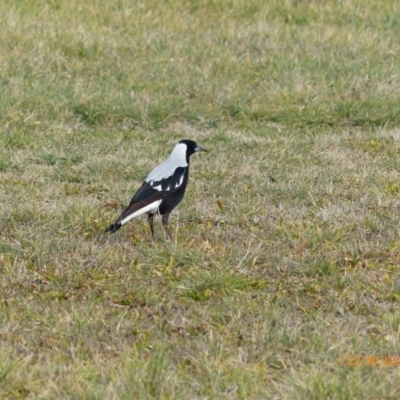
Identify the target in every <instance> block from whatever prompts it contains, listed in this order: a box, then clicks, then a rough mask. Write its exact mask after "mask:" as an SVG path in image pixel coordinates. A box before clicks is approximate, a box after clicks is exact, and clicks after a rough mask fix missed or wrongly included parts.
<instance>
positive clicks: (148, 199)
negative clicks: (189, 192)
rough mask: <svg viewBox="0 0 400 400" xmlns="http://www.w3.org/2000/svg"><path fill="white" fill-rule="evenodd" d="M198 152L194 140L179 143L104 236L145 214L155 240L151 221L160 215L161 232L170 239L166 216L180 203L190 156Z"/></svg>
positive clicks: (200, 148) (186, 178) (199, 148)
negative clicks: (162, 230)
mask: <svg viewBox="0 0 400 400" xmlns="http://www.w3.org/2000/svg"><path fill="white" fill-rule="evenodd" d="M199 151H206V150H205V149H204V148H203V147H201V146H198V145H197V144H196V143H195V142H194V141H193V140H181V141H180V142H179V143H178V144H177V145H176V146H175V147H174V149H173V150H172V153H171V154H170V156H169V157H168V159H167V160H166V161H164V162H163V163H162V164H160V165H159V166H157V167H156V168H154V169H153V170H152V171H151V172H150V174H149V175H148V176H147V178H146V179H145V180H144V181H143V184H142V186H141V187H140V189H139V190H138V191H137V192H136V194H135V195H134V196H133V198H132V200H131V202H130V203H129V205H128V207H127V208H126V209H125V210H124V211H123V212H122V214H121V215H120V216H119V218H118V219H117V220H116V221H115V222H114V223H113V224H111V225H110V226H109V227H108V228H107V229H106V232H111V233H114V232H116V231H117V230H118V229H120V228H121V226H122V225H125V224H126V223H127V222H128V221H130V220H131V219H132V218H135V217H137V216H138V215H141V214H144V213H147V214H148V219H149V224H150V229H151V234H152V235H153V238H154V228H153V219H154V215H155V214H157V213H158V214H160V215H162V224H163V226H164V229H165V231H166V232H167V235H168V236H169V237H171V234H170V233H169V230H168V218H169V214H170V213H171V211H172V210H173V209H174V208H175V207H176V206H177V205H178V204H179V203H180V202H181V200H182V198H183V195H184V194H185V189H186V185H187V183H188V179H189V159H190V156H191V155H192V154H194V153H197V152H199Z"/></svg>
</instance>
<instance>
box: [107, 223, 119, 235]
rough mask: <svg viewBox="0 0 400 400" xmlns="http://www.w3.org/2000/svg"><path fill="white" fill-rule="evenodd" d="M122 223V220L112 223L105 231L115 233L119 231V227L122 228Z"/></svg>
mask: <svg viewBox="0 0 400 400" xmlns="http://www.w3.org/2000/svg"><path fill="white" fill-rule="evenodd" d="M121 226H122V225H121V223H120V222H118V223H117V224H111V225H110V226H109V227H108V228H107V229H106V230H105V232H106V233H107V232H110V233H115V232H117V230H118V229H119V228H121Z"/></svg>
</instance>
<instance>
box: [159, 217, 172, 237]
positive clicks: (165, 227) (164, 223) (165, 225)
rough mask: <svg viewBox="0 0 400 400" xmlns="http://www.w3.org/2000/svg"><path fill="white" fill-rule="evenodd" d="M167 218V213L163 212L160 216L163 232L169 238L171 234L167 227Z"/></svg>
mask: <svg viewBox="0 0 400 400" xmlns="http://www.w3.org/2000/svg"><path fill="white" fill-rule="evenodd" d="M168 218H169V214H164V215H163V216H162V217H161V221H162V224H163V227H164V229H165V232H166V233H167V235H168V238H169V239H171V234H170V233H169V229H168Z"/></svg>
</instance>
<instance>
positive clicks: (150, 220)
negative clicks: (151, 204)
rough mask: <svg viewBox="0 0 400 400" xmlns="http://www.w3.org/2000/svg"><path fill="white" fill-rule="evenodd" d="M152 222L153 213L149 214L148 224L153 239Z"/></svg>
mask: <svg viewBox="0 0 400 400" xmlns="http://www.w3.org/2000/svg"><path fill="white" fill-rule="evenodd" d="M153 222H154V214H149V224H150V230H151V235H152V236H153V239H155V237H154V226H153Z"/></svg>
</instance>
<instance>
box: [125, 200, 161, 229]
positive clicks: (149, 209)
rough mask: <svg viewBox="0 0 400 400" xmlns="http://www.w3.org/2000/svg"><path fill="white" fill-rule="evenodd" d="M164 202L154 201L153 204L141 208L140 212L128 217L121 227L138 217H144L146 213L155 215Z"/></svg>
mask: <svg viewBox="0 0 400 400" xmlns="http://www.w3.org/2000/svg"><path fill="white" fill-rule="evenodd" d="M161 202H162V200H157V201H154V202H153V203H150V204H148V205H147V206H146V207H143V208H141V209H140V210H137V211H135V212H134V213H132V214H130V215H128V216H127V217H125V218H124V219H123V220H122V221H121V225H125V224H126V223H127V222H128V221H130V220H131V219H132V218H135V217H137V216H138V215H142V214H144V213H147V212H148V213H150V214H155V213H156V212H157V210H158V207H159V206H160V204H161Z"/></svg>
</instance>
